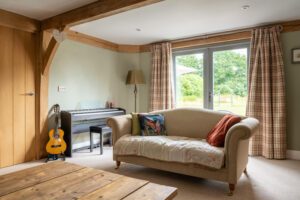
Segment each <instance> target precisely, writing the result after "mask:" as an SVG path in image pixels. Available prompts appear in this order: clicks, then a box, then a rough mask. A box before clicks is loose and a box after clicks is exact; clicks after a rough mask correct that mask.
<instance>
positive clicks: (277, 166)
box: [0, 147, 300, 200]
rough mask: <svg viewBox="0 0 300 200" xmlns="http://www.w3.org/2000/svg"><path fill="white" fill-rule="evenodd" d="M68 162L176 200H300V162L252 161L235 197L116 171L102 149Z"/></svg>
mask: <svg viewBox="0 0 300 200" xmlns="http://www.w3.org/2000/svg"><path fill="white" fill-rule="evenodd" d="M67 161H68V162H71V163H76V164H79V165H84V166H88V167H93V168H96V169H102V170H106V171H110V172H113V173H118V174H122V175H126V176H130V177H134V178H139V179H145V180H149V181H151V182H154V183H158V184H164V185H170V186H174V187H177V188H178V195H177V197H176V198H175V199H176V200H201V199H203V200H211V199H218V200H219V199H231V200H236V199H237V200H252V199H253V200H254V199H261V200H299V199H300V187H299V186H300V161H293V160H284V161H277V160H267V159H264V158H258V157H252V158H250V160H249V165H248V177H247V176H245V175H243V176H242V177H241V179H240V181H239V183H238V185H237V188H236V191H235V194H234V196H232V197H229V196H227V195H226V194H227V191H228V186H227V184H225V183H222V182H218V181H212V180H205V179H199V178H194V177H189V176H184V175H179V174H174V173H169V172H164V171H160V170H155V169H149V168H146V167H142V166H136V165H131V164H126V163H122V165H121V168H120V169H119V170H115V169H114V167H115V163H114V162H113V161H112V150H111V148H110V147H105V149H104V155H101V156H100V155H99V149H95V150H94V152H93V153H89V150H84V151H81V152H77V153H75V155H74V157H73V158H69V159H67ZM41 163H42V162H41V161H39V162H31V163H26V164H21V165H17V166H14V167H8V168H4V169H0V174H5V173H10V172H13V171H16V170H20V169H24V168H28V167H32V166H35V165H38V164H41Z"/></svg>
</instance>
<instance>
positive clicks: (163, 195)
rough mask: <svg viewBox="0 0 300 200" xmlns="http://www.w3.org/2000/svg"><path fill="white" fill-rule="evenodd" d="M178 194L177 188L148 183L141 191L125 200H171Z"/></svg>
mask: <svg viewBox="0 0 300 200" xmlns="http://www.w3.org/2000/svg"><path fill="white" fill-rule="evenodd" d="M176 194H177V188H174V187H169V186H164V185H158V184H153V183H148V184H146V185H144V186H143V187H141V188H140V189H139V190H137V191H135V192H133V193H132V194H130V195H128V196H127V197H125V198H124V200H148V199H165V200H171V199H173V198H174V197H175V196H176Z"/></svg>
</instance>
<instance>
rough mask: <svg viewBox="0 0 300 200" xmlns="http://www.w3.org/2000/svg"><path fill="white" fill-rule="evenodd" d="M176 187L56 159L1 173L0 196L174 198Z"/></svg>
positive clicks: (14, 198)
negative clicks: (16, 170)
mask: <svg viewBox="0 0 300 200" xmlns="http://www.w3.org/2000/svg"><path fill="white" fill-rule="evenodd" d="M176 194H177V188H174V187H169V186H164V185H158V184H154V183H150V182H149V181H145V180H140V179H135V178H130V177H126V176H122V175H118V174H114V173H110V172H106V171H102V170H96V169H92V168H87V167H83V166H79V165H75V164H71V163H67V162H62V161H55V162H51V163H48V164H43V165H40V166H37V167H33V168H29V169H25V170H22V171H18V172H14V173H11V174H6V175H3V176H0V199H1V200H3V199H11V200H18V199H20V200H21V199H22V200H26V199H29V200H35V199H38V200H40V199H45V200H51V199H62V200H67V199H72V200H74V199H80V200H83V199H84V200H88V199H101V200H104V199H109V200H119V199H125V200H132V199H136V200H143V199H147V200H150V199H155V200H160V199H168V200H169V199H173V198H174V196H175V195H176Z"/></svg>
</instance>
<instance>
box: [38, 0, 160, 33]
mask: <svg viewBox="0 0 300 200" xmlns="http://www.w3.org/2000/svg"><path fill="white" fill-rule="evenodd" d="M160 1H162V0H99V1H96V2H94V3H91V4H88V5H85V6H82V7H79V8H76V9H73V10H71V11H68V12H65V13H63V14H60V15H57V16H54V17H51V18H49V19H46V20H44V21H43V22H42V30H47V29H53V28H60V27H66V26H74V25H78V24H81V23H85V22H89V21H92V20H96V19H100V18H104V17H108V16H111V15H115V14H118V13H121V12H125V11H128V10H132V9H135V8H139V7H142V6H146V5H150V4H154V3H157V2H160Z"/></svg>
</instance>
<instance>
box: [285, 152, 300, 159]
mask: <svg viewBox="0 0 300 200" xmlns="http://www.w3.org/2000/svg"><path fill="white" fill-rule="evenodd" d="M286 157H287V159H292V160H300V151H296V150H287V151H286Z"/></svg>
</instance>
